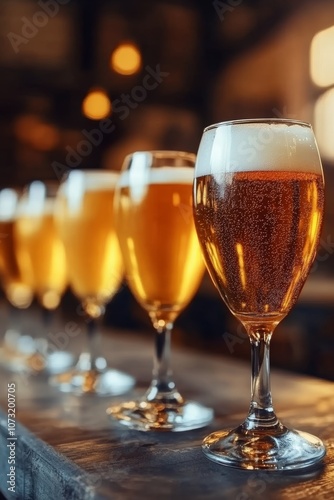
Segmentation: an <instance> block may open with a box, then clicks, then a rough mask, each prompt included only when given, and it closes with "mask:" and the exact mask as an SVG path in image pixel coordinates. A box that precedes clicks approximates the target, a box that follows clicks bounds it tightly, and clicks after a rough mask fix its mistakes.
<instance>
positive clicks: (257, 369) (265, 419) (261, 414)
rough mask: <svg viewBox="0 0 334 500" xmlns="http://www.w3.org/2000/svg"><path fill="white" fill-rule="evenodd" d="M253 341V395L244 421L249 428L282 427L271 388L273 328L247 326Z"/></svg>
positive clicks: (259, 429) (251, 341)
mask: <svg viewBox="0 0 334 500" xmlns="http://www.w3.org/2000/svg"><path fill="white" fill-rule="evenodd" d="M246 329H247V332H248V335H249V337H250V343H251V362H252V379H251V386H252V397H251V404H250V408H249V413H248V416H247V418H246V421H245V422H244V424H243V425H244V427H246V429H247V430H258V431H261V430H267V429H268V428H270V429H271V430H273V429H281V424H280V422H279V421H278V419H277V417H276V415H275V412H274V408H273V402H272V397H271V389H270V340H271V336H272V332H273V330H272V328H268V327H266V326H260V327H259V326H252V325H251V326H248V325H247V326H246Z"/></svg>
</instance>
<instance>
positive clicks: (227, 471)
mask: <svg viewBox="0 0 334 500" xmlns="http://www.w3.org/2000/svg"><path fill="white" fill-rule="evenodd" d="M105 333H106V335H104V336H103V342H104V352H105V353H108V357H109V359H110V362H112V363H113V365H114V366H115V367H117V368H121V369H123V370H125V371H127V372H128V373H131V374H132V375H134V376H135V377H136V379H137V388H136V389H135V390H134V391H133V392H132V393H128V394H126V395H125V396H122V397H117V398H110V397H109V398H96V397H93V396H87V397H81V398H77V397H73V396H69V395H64V394H60V393H59V392H58V391H57V390H56V389H54V388H52V387H50V386H49V385H48V384H47V378H46V377H43V376H40V375H39V376H37V375H36V376H31V377H27V376H24V377H23V376H19V375H13V374H10V373H8V372H5V371H2V372H1V373H0V389H1V410H0V444H1V454H0V488H1V492H2V493H3V494H4V495H5V496H6V498H18V499H23V500H49V499H50V500H62V499H64V500H74V499H75V500H84V499H115V500H123V499H125V500H128V499H129V500H132V499H133V500H137V499H169V498H170V499H173V500H177V499H179V498H180V499H188V498H189V499H193V500H197V499H208V500H210V499H217V500H218V499H233V500H248V499H260V498H261V499H262V498H263V499H293V500H302V499H310V500H311V499H312V500H314V499H317V500H318V499H320V500H321V499H334V384H333V383H330V382H326V381H323V380H320V379H312V378H308V377H305V376H296V375H294V374H291V373H287V372H279V371H276V370H273V372H272V392H273V396H274V403H275V408H276V412H277V414H278V416H279V417H280V419H281V420H282V421H283V422H284V423H285V424H286V425H288V426H291V427H294V428H297V429H299V430H305V431H308V432H311V433H312V434H316V435H317V436H319V437H320V438H321V439H323V441H324V442H325V445H326V447H327V456H326V457H325V459H324V461H323V464H321V465H320V466H319V467H317V468H315V469H309V470H305V471H303V472H300V473H297V472H294V473H283V472H254V471H238V470H235V469H231V468H226V467H224V466H221V465H218V464H215V463H213V462H211V461H209V460H208V459H207V458H206V457H205V456H204V455H203V453H202V451H201V441H202V439H203V437H204V436H206V435H207V434H208V433H209V432H212V431H213V430H217V429H221V428H223V427H229V426H235V425H236V424H238V423H240V422H241V421H242V420H243V418H244V417H245V415H246V413H247V410H248V406H249V399H250V364H249V363H243V362H241V361H239V360H237V359H230V358H228V359H227V358H224V357H223V356H220V355H218V353H217V356H212V355H207V354H201V353H198V352H194V351H186V350H185V349H180V348H178V347H177V346H173V349H172V352H173V356H172V358H173V367H174V373H175V379H176V382H177V385H178V388H179V390H180V391H181V392H182V393H183V394H184V395H185V396H186V397H187V398H192V399H196V400H198V401H201V402H203V403H204V404H207V405H211V406H212V407H213V408H214V410H215V414H216V418H215V420H214V422H213V423H212V424H211V425H210V427H207V428H204V429H199V430H195V431H188V432H180V433H157V432H147V433H143V432H137V431H131V430H128V429H126V428H123V427H119V426H116V425H115V424H113V423H111V422H110V421H109V419H108V417H107V415H106V411H105V410H106V408H107V407H108V405H110V404H112V403H113V402H117V401H119V400H121V399H129V398H130V397H132V396H133V394H134V393H135V394H142V392H143V391H144V390H145V388H146V387H147V386H148V384H149V381H150V375H151V367H152V366H151V365H152V361H151V359H152V351H153V334H152V337H148V336H144V338H143V336H140V335H139V334H138V335H134V334H133V333H131V332H124V331H118V332H115V331H113V332H112V333H110V335H109V332H108V331H107V332H105ZM333 363H334V360H333ZM12 382H16V419H17V421H16V429H15V433H16V436H17V441H16V447H15V453H16V455H15V461H16V463H15V466H16V471H15V474H16V477H15V482H16V489H15V493H12V492H10V491H8V484H7V480H8V477H7V476H6V474H7V472H8V467H9V466H8V463H7V461H8V456H9V448H8V447H7V443H8V422H7V386H8V385H7V384H9V383H12Z"/></svg>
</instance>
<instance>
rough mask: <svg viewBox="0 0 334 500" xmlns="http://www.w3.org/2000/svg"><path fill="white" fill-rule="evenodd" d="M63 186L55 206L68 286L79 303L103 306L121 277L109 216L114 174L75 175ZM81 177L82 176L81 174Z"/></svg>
mask: <svg viewBox="0 0 334 500" xmlns="http://www.w3.org/2000/svg"><path fill="white" fill-rule="evenodd" d="M77 174H79V175H80V177H78V178H77V179H76V177H75V176H73V175H72V178H71V176H70V179H69V180H68V181H67V182H65V183H64V185H63V186H62V188H61V190H60V193H59V203H58V205H57V217H56V221H57V226H58V228H59V231H60V234H61V237H62V240H63V242H64V245H65V251H66V257H67V262H68V270H69V271H68V272H69V280H70V284H71V287H72V289H73V291H74V293H75V294H76V295H77V297H78V298H80V299H82V300H89V299H91V300H92V301H97V302H98V303H101V304H103V303H105V302H107V301H108V300H110V298H111V297H112V296H113V295H114V294H115V292H116V291H117V289H118V287H119V286H120V283H121V281H122V278H123V264H122V258H121V253H120V249H119V244H118V240H117V236H116V233H115V221H114V215H113V204H114V191H115V185H116V182H117V179H118V175H117V174H116V173H113V172H94V171H89V172H88V171H86V172H85V173H82V172H77ZM81 174H82V175H81Z"/></svg>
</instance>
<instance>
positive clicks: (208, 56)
mask: <svg viewBox="0 0 334 500" xmlns="http://www.w3.org/2000/svg"><path fill="white" fill-rule="evenodd" d="M0 30H1V44H2V45H1V50H0V69H1V78H0V131H1V140H0V149H1V163H0V169H1V176H0V187H4V186H23V185H25V184H27V183H28V182H30V181H32V180H35V179H42V180H55V181H59V180H60V179H61V177H62V175H63V174H64V173H65V172H66V171H67V170H69V169H72V168H105V169H115V170H118V169H120V167H121V164H122V161H123V159H124V156H125V155H126V154H127V153H130V152H132V151H135V150H143V149H179V150H185V151H191V152H196V151H197V148H198V144H199V140H200V137H201V133H202V129H203V127H204V126H206V125H208V124H210V123H214V122H218V121H224V120H229V119H237V118H255V117H286V118H296V119H300V120H305V121H308V122H311V123H312V125H313V126H314V129H315V133H316V136H317V139H318V143H319V148H320V152H321V156H322V159H323V165H324V172H325V177H326V190H327V203H326V213H325V223H324V228H323V235H322V239H321V243H320V248H319V253H318V257H317V259H316V262H315V264H314V266H313V269H312V272H311V274H310V277H309V279H308V282H307V284H306V286H305V289H304V291H303V293H302V295H301V298H300V300H299V302H298V305H297V307H295V308H294V310H293V311H292V312H291V314H290V315H289V317H288V318H286V319H285V320H284V321H283V322H282V324H281V325H280V326H279V327H278V329H277V332H276V334H275V335H274V340H273V349H272V361H273V365H275V366H278V367H282V368H286V369H290V370H294V371H299V372H302V373H309V374H312V375H316V376H320V377H325V378H329V379H333V380H334V313H333V304H334V277H333V276H334V256H333V255H334V204H332V203H331V200H332V199H333V195H334V137H333V134H334V56H333V46H334V4H333V2H332V1H331V0H318V1H317V2H313V1H311V0H285V1H284V2H282V1H279V0H269V1H268V0H252V1H250V0H219V1H218V0H213V1H211V0H210V1H204V0H192V1H190V0H189V1H186V0H183V1H181V0H180V1H178V0H174V1H172V0H170V1H168V0H154V1H153V0H142V1H141V2H138V1H137V0H122V1H121V0H108V1H107V0H95V1H92V0H38V1H36V0H0ZM61 307H62V309H61V313H62V314H64V315H65V316H66V314H70V312H71V311H73V310H75V308H76V305H75V299H74V298H73V297H72V295H71V294H70V292H68V293H67V295H66V297H65V299H64V301H63V304H62V306H61ZM106 321H107V323H108V324H110V325H112V326H116V327H119V328H136V329H138V330H139V331H143V332H144V331H146V332H147V331H148V330H149V323H148V320H147V315H146V313H145V312H144V311H142V310H141V308H140V307H139V306H137V305H136V303H135V302H134V300H133V299H132V298H131V295H130V293H129V291H128V289H127V288H126V286H123V287H122V289H121V290H120V292H119V293H118V294H117V296H116V297H115V298H114V300H113V301H112V303H111V304H110V305H109V307H108V311H107V316H106ZM143 334H144V333H143ZM174 342H175V343H179V344H182V345H184V346H186V347H187V348H189V349H190V348H191V349H193V348H194V349H202V350H205V351H210V350H211V351H214V352H216V353H217V352H221V353H222V354H226V355H230V356H239V357H245V358H248V356H249V345H248V341H247V339H245V336H244V335H243V333H242V332H241V331H240V328H238V327H237V323H236V321H235V320H234V319H233V318H232V317H231V315H230V314H229V313H228V311H227V310H226V308H225V306H224V305H223V303H222V301H221V300H220V298H219V297H218V294H217V292H216V291H215V290H214V289H213V286H212V285H211V283H210V280H209V279H208V277H206V278H205V279H204V282H203V285H202V287H201V289H200V291H199V293H198V294H197V296H196V298H195V299H194V301H193V302H192V304H191V305H190V306H189V307H188V309H187V310H186V311H185V312H184V313H183V314H182V315H181V316H180V318H179V320H178V322H177V325H176V332H175V336H174Z"/></svg>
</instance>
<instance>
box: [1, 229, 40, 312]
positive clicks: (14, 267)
mask: <svg viewBox="0 0 334 500" xmlns="http://www.w3.org/2000/svg"><path fill="white" fill-rule="evenodd" d="M14 230H15V220H0V256H1V276H2V284H3V288H4V290H5V293H6V296H7V298H8V300H9V301H10V302H11V303H12V304H13V305H14V306H16V307H28V305H30V303H31V300H32V292H31V289H30V284H31V272H30V268H29V263H27V266H25V267H24V269H22V268H21V267H20V266H19V262H18V256H17V248H16V242H15V235H14Z"/></svg>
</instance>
